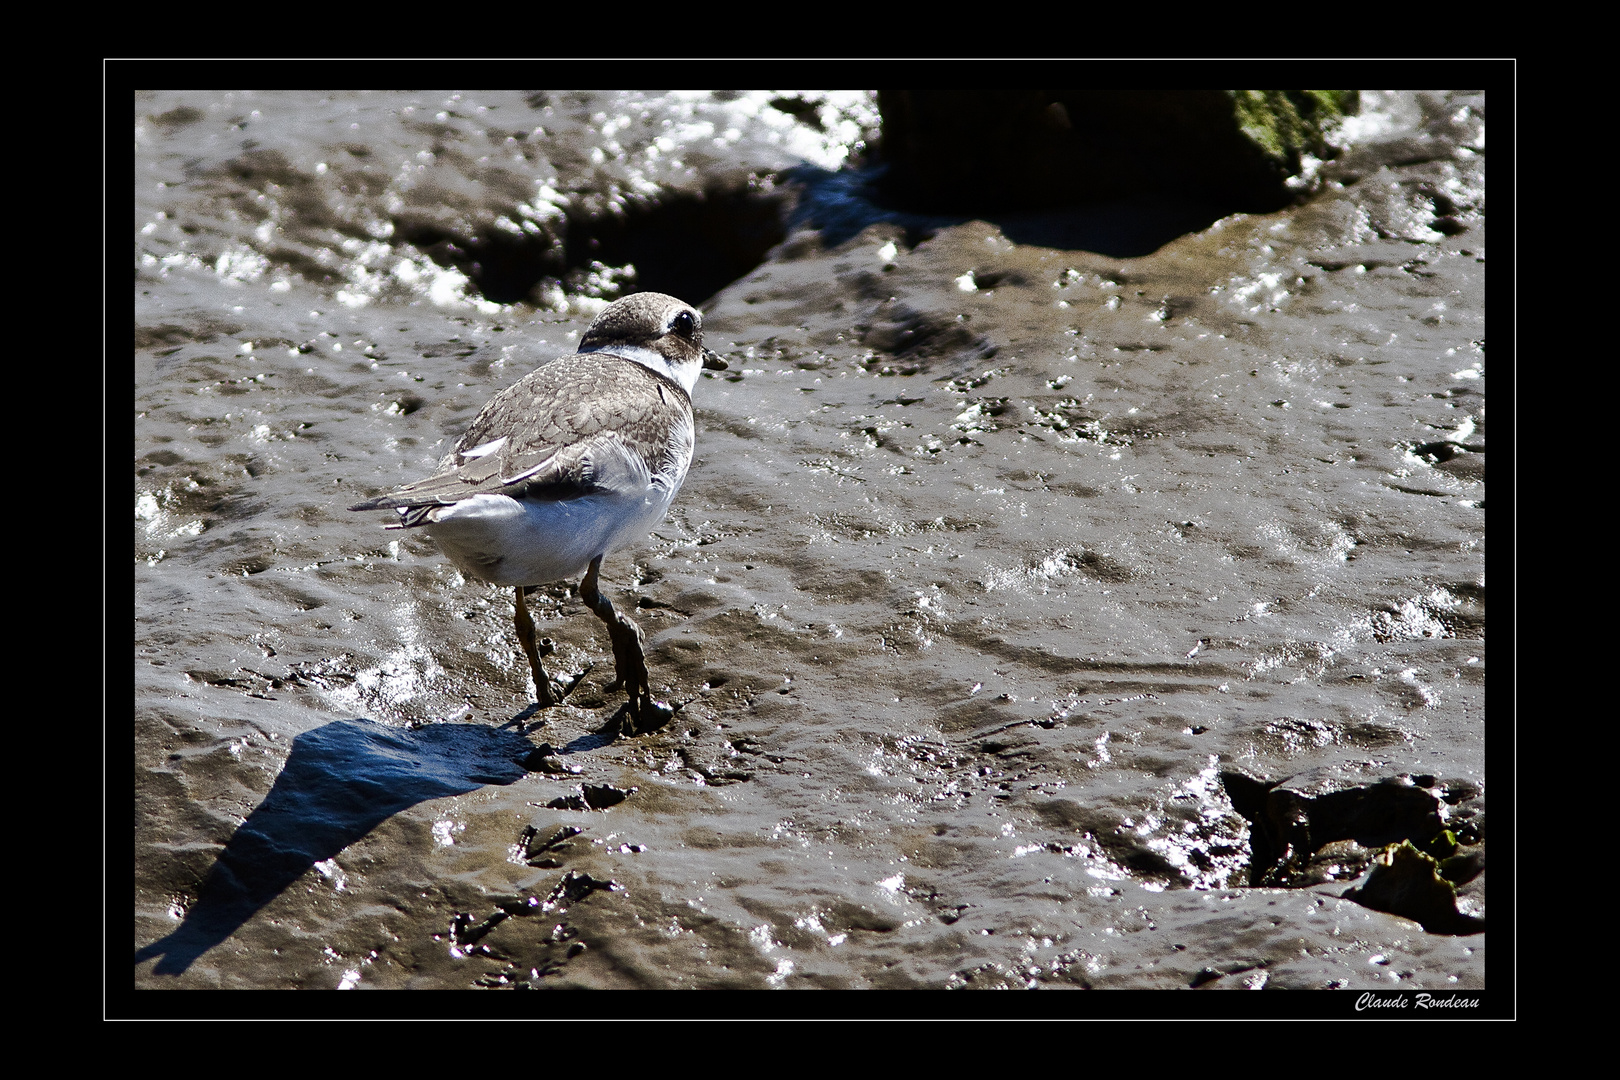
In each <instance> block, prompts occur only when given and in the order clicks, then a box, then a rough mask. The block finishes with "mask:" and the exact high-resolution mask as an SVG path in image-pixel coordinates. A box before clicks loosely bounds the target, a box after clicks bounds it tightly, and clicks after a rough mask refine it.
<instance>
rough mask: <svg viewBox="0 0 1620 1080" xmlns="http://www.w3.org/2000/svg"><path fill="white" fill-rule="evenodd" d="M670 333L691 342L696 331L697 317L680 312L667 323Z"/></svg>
mask: <svg viewBox="0 0 1620 1080" xmlns="http://www.w3.org/2000/svg"><path fill="white" fill-rule="evenodd" d="M669 328H670V331H671V332H673V333H676V334H679V335H681V337H683V338H687V339H688V340H691V339H692V338H694V337H695V336H696V334H697V331H698V321H697V316H696V315H694V314H693V313H692V312H690V311H682V312H680V313H678V314H677V315H676V316H675V317H674V318H673V319H671V320H670V321H669Z"/></svg>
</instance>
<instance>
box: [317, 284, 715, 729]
mask: <svg viewBox="0 0 1620 1080" xmlns="http://www.w3.org/2000/svg"><path fill="white" fill-rule="evenodd" d="M725 366H726V363H725V361H724V360H722V359H721V358H720V357H718V356H716V355H715V354H714V353H712V352H710V351H709V350H707V349H705V348H704V347H703V315H702V313H701V312H699V311H698V310H697V309H696V308H694V307H692V306H691V305H690V304H686V303H683V302H682V301H680V300H677V299H676V298H675V297H673V296H665V295H664V294H662V293H635V294H632V295H630V296H627V297H625V298H623V299H622V300H618V301H615V302H614V303H613V304H611V305H610V306H609V307H608V308H607V309H606V310H604V311H603V312H602V313H601V314H600V315H598V316H597V317H596V319H595V321H593V322H592V323H591V325H590V328H589V329H588V330H586V331H585V336H584V337H583V338H581V339H580V343H579V351H578V352H576V353H574V354H572V355H570V356H562V357H559V358H557V359H555V360H552V361H551V362H549V363H546V364H543V365H541V366H540V367H538V368H536V369H535V370H534V371H531V372H530V373H529V374H528V375H525V376H524V377H523V378H522V379H521V380H519V381H518V382H517V383H516V384H514V385H513V386H511V387H509V388H507V389H506V390H503V391H501V392H500V393H499V394H496V395H495V396H494V397H493V398H491V399H490V401H489V403H488V404H487V405H485V406H484V407H483V408H482V409H481V410H479V413H478V415H477V416H476V417H475V418H474V419H473V422H472V425H471V426H470V427H468V429H467V431H466V434H464V435H462V436H461V438H460V439H459V440H457V442H456V445H455V448H454V449H453V450H451V451H450V453H449V454H447V455H446V456H445V458H444V460H443V461H441V462H439V468H438V471H436V472H435V473H434V474H433V475H432V476H430V477H428V478H427V479H426V480H419V481H417V482H416V483H414V484H408V485H406V486H405V487H402V488H399V489H398V490H396V491H390V492H388V493H387V494H385V495H379V496H377V497H376V498H374V499H367V500H366V501H365V502H362V503H356V504H355V505H354V506H351V507H349V509H350V510H384V509H392V510H397V511H399V517H400V520H399V522H398V523H397V524H394V525H390V526H389V528H393V529H414V528H422V529H425V530H426V531H427V533H428V535H429V536H431V537H432V538H433V539H434V541H436V542H437V543H438V545H439V548H440V549H441V550H442V551H443V552H444V553H445V555H447V556H449V558H450V561H451V562H453V563H455V564H456V566H458V567H460V568H461V570H462V572H464V573H465V574H467V575H468V576H469V577H473V578H477V579H478V580H480V581H487V582H489V583H490V584H492V585H498V586H506V587H510V588H512V589H513V590H514V600H515V603H516V612H515V615H514V624H515V626H516V629H517V636H518V641H519V643H520V644H521V645H522V646H523V652H524V654H525V655H526V656H527V657H528V660H529V667H530V670H531V671H532V673H533V675H534V689H535V697H536V700H537V701H538V702H539V704H540V705H541V706H542V707H549V706H552V705H556V704H559V703H560V702H561V701H562V696H563V695H562V693H561V692H559V691H558V689H557V688H555V687H553V685H552V683H551V679H550V678H549V677H548V676H547V675H546V671H545V668H544V666H543V665H542V664H541V662H540V655H541V650H540V646H539V644H538V643H537V642H536V640H535V628H534V620H533V619H531V618H530V616H529V611H528V607H527V605H526V604H525V603H524V599H523V593H524V589H525V588H526V587H532V586H535V585H543V584H545V583H547V582H551V581H560V580H563V579H568V580H573V579H575V578H580V576H581V575H583V578H581V580H580V585H579V595H580V599H582V600H583V601H584V602H585V605H586V606H587V607H589V608H590V609H591V610H592V611H593V612H595V613H596V615H597V617H598V618H600V619H601V620H602V621H603V622H604V623H606V624H607V630H608V636H609V638H610V639H611V640H612V642H613V660H614V665H615V678H614V682H613V683H612V685H610V686H609V687H608V689H609V690H617V689H620V688H623V689H624V691H625V692H626V694H627V695H628V696H629V699H630V701H629V707H628V708H629V717H630V723H629V725H627V727H628V729H629V730H632V731H634V730H637V729H638V728H640V729H644V728H645V727H647V726H649V724H650V721H651V720H652V718H653V717H654V715H655V712H656V711H657V710H663V711H664V713H665V714H666V715H667V713H668V707H667V706H663V705H660V704H658V703H655V702H654V701H653V700H652V690H651V687H650V685H649V682H648V675H647V661H646V657H645V653H644V649H643V643H644V640H645V639H644V637H643V635H642V631H641V627H639V626H637V625H636V623H635V622H634V621H633V620H632V619H631V618H630V617H629V616H627V615H625V614H624V613H623V612H620V611H616V610H615V609H614V607H613V604H612V602H611V601H610V600H609V599H608V598H607V597H606V596H604V595H603V594H602V591H601V585H600V578H601V572H602V559H603V558H604V557H605V556H606V555H607V554H608V552H610V551H612V550H614V549H615V548H617V547H619V546H621V545H623V544H625V543H626V542H629V541H632V540H639V539H641V538H642V537H644V536H646V535H647V533H648V532H649V531H651V530H652V528H653V527H654V526H656V525H657V524H658V523H659V522H660V521H662V520H663V518H664V514H665V513H666V512H667V511H668V510H669V506H670V503H671V502H673V501H674V499H675V494H676V492H678V491H680V488H681V483H682V481H684V480H685V479H686V471H687V468H688V467H689V466H690V465H691V463H692V445H693V425H692V397H691V395H692V388H693V387H694V386H695V385H696V384H697V379H698V372H699V370H700V369H702V368H705V367H708V368H716V369H724V368H725ZM545 644H546V651H547V652H549V651H550V642H549V641H547V642H546V643H545Z"/></svg>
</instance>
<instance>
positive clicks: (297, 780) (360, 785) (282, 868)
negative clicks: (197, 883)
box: [135, 719, 534, 975]
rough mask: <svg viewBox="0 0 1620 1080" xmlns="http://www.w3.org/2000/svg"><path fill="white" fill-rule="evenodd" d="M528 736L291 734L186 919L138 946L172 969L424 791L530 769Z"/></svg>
mask: <svg viewBox="0 0 1620 1080" xmlns="http://www.w3.org/2000/svg"><path fill="white" fill-rule="evenodd" d="M533 749H534V746H533V744H532V743H530V742H529V741H528V740H527V739H525V738H523V737H522V736H521V735H518V734H515V733H513V732H511V731H502V730H499V729H495V728H488V727H481V726H478V725H474V724H433V725H429V726H426V727H421V728H417V729H415V730H405V729H402V728H393V727H388V726H386V725H383V724H378V723H375V722H373V721H369V720H358V719H357V720H336V721H333V722H332V723H330V724H327V725H325V726H324V727H320V728H317V729H316V730H314V731H309V732H305V733H304V734H302V735H300V736H298V737H297V738H296V739H294V740H293V744H292V752H291V754H290V755H289V756H288V758H287V764H286V766H285V767H283V769H282V770H281V775H280V776H278V777H277V778H276V783H275V786H274V787H272V788H271V789H270V794H268V795H267V796H265V799H264V801H263V802H262V803H260V804H259V806H258V808H257V809H255V810H254V811H253V813H252V814H250V815H248V819H247V820H246V821H244V822H243V823H242V825H241V827H240V828H238V829H237V830H236V833H235V834H234V835H233V836H232V837H231V839H230V841H229V842H228V843H226V845H225V850H224V851H222V852H221V853H220V856H219V859H218V860H217V861H216V862H215V863H214V866H213V868H212V869H210V870H209V872H208V876H207V878H206V879H204V881H203V884H202V888H201V889H200V890H199V892H198V896H197V901H196V903H194V904H193V905H192V906H191V908H190V910H189V911H187V912H186V918H185V922H184V923H182V924H181V926H180V928H179V929H177V930H175V931H174V932H173V933H172V934H169V935H167V936H165V937H163V938H161V939H160V940H158V941H154V942H153V943H152V944H150V945H147V946H145V947H144V948H141V949H140V950H138V951H137V952H136V953H135V962H136V963H137V964H139V963H141V962H142V961H144V960H148V959H151V958H153V957H157V958H158V961H157V964H156V966H155V967H154V968H153V971H154V972H156V973H157V974H160V975H178V974H180V973H182V972H184V971H185V970H186V969H187V968H188V967H190V966H191V963H192V962H193V961H194V960H196V959H197V957H199V956H201V955H202V954H203V953H204V952H206V951H208V950H209V949H211V948H213V947H214V946H215V945H218V944H219V943H220V942H222V941H224V940H225V939H226V938H228V937H230V936H231V934H232V933H234V932H235V931H236V930H237V928H238V927H240V926H241V925H242V924H243V923H245V922H246V921H247V920H248V919H249V918H251V917H252V916H253V914H254V913H255V912H257V911H258V910H259V909H260V908H262V907H263V906H264V905H265V904H267V903H269V902H270V901H271V900H273V899H274V898H275V897H276V896H278V895H280V893H281V892H282V890H283V889H285V888H287V886H289V885H291V884H292V883H293V882H295V881H297V880H298V879H299V878H301V877H302V876H303V875H304V874H306V873H307V872H308V871H309V869H310V867H312V866H314V865H315V864H316V863H318V862H322V861H324V860H326V859H330V858H332V857H334V856H335V855H337V854H338V853H339V852H341V851H342V850H343V849H344V848H346V847H348V846H349V845H350V844H352V843H354V842H355V841H356V840H359V839H360V838H361V837H363V836H365V835H366V834H367V833H369V832H371V830H372V829H374V828H376V827H377V826H378V825H379V824H380V823H382V822H383V821H385V820H387V819H388V818H389V817H390V816H392V815H394V814H397V813H399V812H400V811H401V810H404V809H406V808H408V807H411V806H414V805H416V804H417V803H420V802H426V801H428V800H429V799H442V798H445V797H446V796H450V795H463V794H466V793H467V792H469V791H474V790H476V789H478V788H480V787H483V786H485V785H486V784H500V785H506V784H510V783H512V782H513V781H515V780H519V779H521V778H522V777H523V776H525V775H527V772H528V770H526V769H525V768H524V767H523V766H522V765H521V764H518V762H519V761H521V760H523V759H524V758H525V757H527V756H528V755H529V753H530V752H532V751H533Z"/></svg>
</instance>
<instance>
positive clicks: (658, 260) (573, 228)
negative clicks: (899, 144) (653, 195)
mask: <svg viewBox="0 0 1620 1080" xmlns="http://www.w3.org/2000/svg"><path fill="white" fill-rule="evenodd" d="M783 201H784V197H783V196H782V195H780V194H773V193H769V192H767V191H764V190H762V189H760V188H758V187H746V188H742V189H729V188H723V187H715V188H710V189H708V190H705V191H702V192H700V193H698V194H696V195H692V194H689V193H683V192H671V193H668V194H667V195H664V196H660V197H659V198H657V199H650V200H643V201H630V202H627V203H626V204H625V205H624V207H623V209H622V212H620V213H611V214H610V213H596V214H592V213H587V212H584V211H579V212H571V213H570V214H569V216H568V221H567V224H566V226H564V227H563V229H562V231H561V234H560V235H558V236H555V237H553V236H551V235H548V234H545V233H536V234H533V235H514V234H512V233H509V232H502V231H499V230H495V229H491V230H489V231H487V232H485V233H483V234H480V235H478V236H470V237H469V236H456V235H451V234H450V233H447V232H445V231H444V230H443V229H442V228H440V227H438V226H436V225H425V226H424V225H421V224H416V223H413V222H410V221H404V220H400V221H396V222H395V230H396V235H397V236H398V237H399V238H400V239H401V240H404V241H407V242H409V243H411V244H414V245H415V246H416V247H418V248H420V249H421V250H422V251H423V252H424V253H426V254H427V255H428V257H429V258H431V259H433V261H434V262H436V263H438V264H439V265H441V266H452V267H455V268H456V269H458V270H460V271H461V272H462V273H464V274H466V275H467V277H468V278H469V279H471V281H472V282H473V284H474V285H475V286H477V288H478V291H479V292H480V293H481V294H482V295H483V296H484V297H485V298H487V299H489V300H493V301H494V302H496V303H498V304H515V303H521V302H525V301H532V300H533V299H534V296H533V294H534V290H535V289H536V287H538V286H540V285H541V284H542V283H544V282H546V281H555V282H558V283H560V284H561V285H562V288H563V290H564V291H565V292H567V293H569V294H580V293H583V294H586V295H598V294H600V295H603V296H604V297H605V298H607V299H613V298H615V297H617V296H619V295H627V294H629V293H632V292H662V293H669V294H670V295H672V296H679V297H681V298H682V299H684V300H686V301H687V302H689V303H692V304H694V305H699V306H701V305H702V303H703V301H705V300H707V299H708V298H709V297H711V296H713V295H714V294H715V293H717V292H719V291H720V290H721V289H723V288H725V287H726V286H727V285H729V284H731V283H732V282H733V281H735V280H737V279H738V278H740V277H743V276H744V275H746V274H747V273H748V272H749V271H751V270H752V269H754V267H756V266H758V265H759V264H760V263H761V262H763V261H764V260H765V255H766V253H767V252H768V251H770V249H771V248H772V247H774V246H776V245H777V244H779V243H781V242H782V238H783V228H782V219H783ZM597 264H600V266H602V267H610V268H613V269H615V270H617V269H619V268H623V267H626V266H634V267H635V273H634V274H633V275H628V276H626V277H624V278H622V279H617V278H616V279H615V280H614V281H613V285H614V286H616V288H609V289H608V290H607V291H605V292H604V291H603V285H604V283H603V282H597V281H593V280H592V278H593V276H599V273H600V272H599V267H598V265H597Z"/></svg>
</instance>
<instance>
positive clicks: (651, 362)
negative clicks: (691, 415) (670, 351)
mask: <svg viewBox="0 0 1620 1080" xmlns="http://www.w3.org/2000/svg"><path fill="white" fill-rule="evenodd" d="M580 352H582V353H584V352H606V353H612V354H613V355H614V356H622V357H624V358H625V359H626V360H634V361H635V362H636V363H638V364H640V365H641V366H642V367H644V368H650V369H651V370H653V371H656V372H658V374H660V375H666V376H668V377H669V379H670V380H671V381H672V382H674V383H675V384H676V385H677V386H679V387H680V388H681V389H682V390H685V391H686V395H687V397H691V396H692V388H693V387H695V386H696V385H697V380H698V371H699V370H701V369H702V367H703V361H702V360H700V359H694V360H693V361H692V362H691V363H688V364H678V365H677V364H671V363H670V362H669V358H668V357H666V356H665V355H664V354H663V353H661V352H658V351H657V350H655V349H649V348H647V347H646V346H645V345H604V346H602V347H601V348H600V349H581V350H580Z"/></svg>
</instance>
